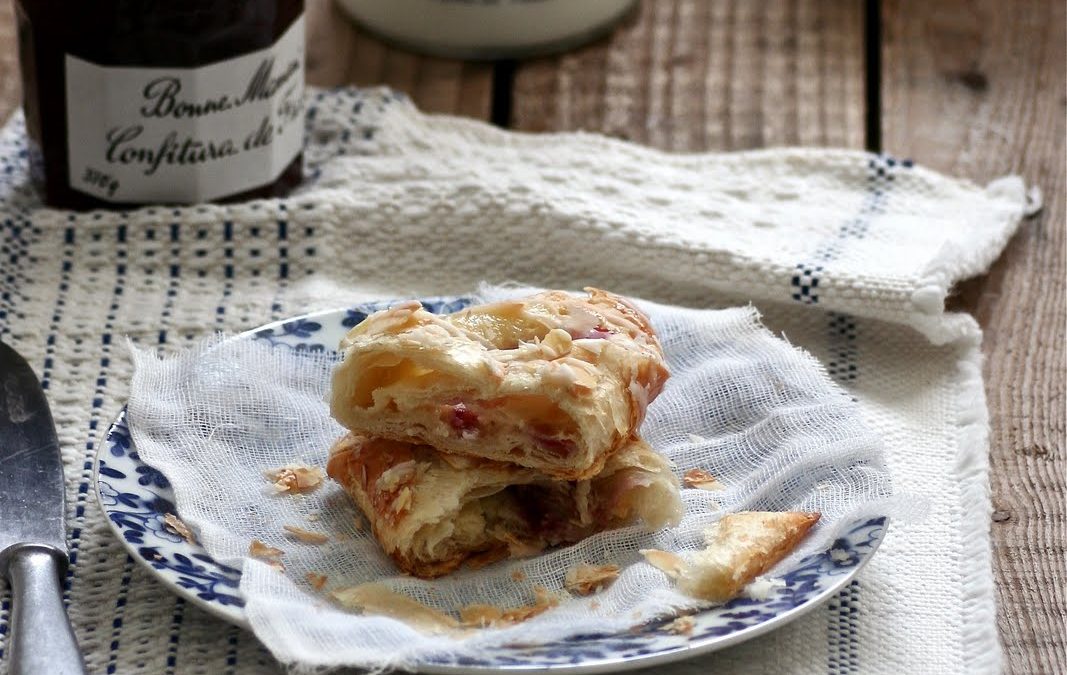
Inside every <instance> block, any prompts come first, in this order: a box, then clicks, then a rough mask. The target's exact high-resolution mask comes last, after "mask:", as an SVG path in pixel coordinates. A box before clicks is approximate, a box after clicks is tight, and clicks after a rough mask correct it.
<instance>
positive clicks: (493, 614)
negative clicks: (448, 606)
mask: <svg viewBox="0 0 1067 675" xmlns="http://www.w3.org/2000/svg"><path fill="white" fill-rule="evenodd" d="M503 616H504V610H502V609H500V608H499V607H494V606H493V605H467V606H466V607H463V608H461V609H460V610H459V621H460V623H461V624H462V625H464V626H468V627H471V628H488V627H489V626H492V625H493V624H495V623H499V622H500V621H501V619H502V618H503Z"/></svg>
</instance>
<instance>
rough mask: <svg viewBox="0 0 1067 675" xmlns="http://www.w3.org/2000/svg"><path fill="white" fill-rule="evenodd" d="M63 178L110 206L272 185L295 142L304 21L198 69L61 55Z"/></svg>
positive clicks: (300, 135) (298, 142) (299, 126)
mask: <svg viewBox="0 0 1067 675" xmlns="http://www.w3.org/2000/svg"><path fill="white" fill-rule="evenodd" d="M66 75H67V129H68V133H67V138H68V152H69V160H68V164H69V170H70V185H71V187H73V188H74V189H76V190H80V191H81V192H84V193H86V194H89V195H92V196H93V197H96V198H98V199H102V200H105V201H110V202H117V203H123V202H125V203H155V202H162V203H192V202H200V201H209V200H212V199H220V198H222V197H226V196H228V195H233V194H238V193H241V192H244V191H246V190H251V189H253V188H256V187H259V186H262V185H266V184H268V183H271V182H273V181H274V180H276V179H277V178H278V176H279V175H280V174H281V173H282V171H284V170H285V168H286V167H287V166H288V165H289V164H290V163H291V162H292V161H293V158H295V157H296V156H297V154H298V153H299V152H300V149H301V147H302V146H303V140H304V123H303V117H304V116H303V112H304V105H303V98H304V18H303V16H301V17H300V18H298V19H297V20H296V21H294V22H293V25H292V26H290V27H289V29H288V30H286V32H285V33H284V34H283V35H282V36H281V37H280V38H278V40H277V42H275V43H274V44H273V45H272V46H270V47H268V48H266V49H262V50H260V51H256V52H251V53H248V54H245V55H243V56H239V57H237V58H233V59H227V60H225V61H219V62H216V63H213V64H210V65H206V66H202V67H199V68H129V67H112V66H100V65H97V64H94V63H89V62H88V61H84V60H82V59H79V58H76V57H74V56H71V55H69V54H68V55H67V56H66Z"/></svg>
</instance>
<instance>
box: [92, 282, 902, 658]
mask: <svg viewBox="0 0 1067 675" xmlns="http://www.w3.org/2000/svg"><path fill="white" fill-rule="evenodd" d="M423 304H424V306H426V308H427V309H428V310H430V311H433V312H452V311H455V310H457V309H461V308H462V307H464V306H465V305H466V304H468V301H467V300H465V299H451V300H427V301H424V303H423ZM379 308H380V306H375V305H365V306H362V307H360V308H359V309H346V310H333V311H327V312H320V313H317V314H309V315H306V316H301V317H296V318H293V319H288V320H284V321H279V322H276V323H272V324H269V325H266V326H264V327H262V328H259V329H256V330H253V331H249V332H247V333H243V334H242V335H240V336H238V338H237V339H251V340H267V341H269V342H270V343H271V344H273V345H276V346H279V347H286V348H291V349H299V350H329V349H333V348H334V346H335V345H337V344H338V342H339V341H340V339H341V337H342V336H343V335H344V334H345V333H346V332H348V329H350V328H351V327H352V326H354V325H356V324H357V323H359V322H360V321H362V320H363V319H364V317H366V315H367V313H369V312H371V311H374V310H376V309H379ZM95 471H96V473H95V484H96V491H97V497H98V498H99V500H100V505H101V507H102V508H103V510H104V512H105V513H106V514H107V519H108V523H109V524H110V525H111V528H112V529H113V530H114V531H115V534H116V535H117V536H118V537H119V539H120V540H121V541H122V542H123V543H124V544H125V546H126V548H127V549H128V550H129V552H130V555H132V556H133V557H134V558H135V559H136V560H138V561H139V562H140V563H142V564H143V565H145V566H146V567H147V568H149V569H151V570H152V571H153V573H154V574H155V576H156V577H157V578H158V579H159V580H160V581H162V582H163V583H164V584H165V585H166V586H168V587H170V588H171V590H173V591H174V592H175V593H177V594H178V595H180V596H182V597H183V598H185V599H186V600H188V601H189V602H192V603H194V604H196V605H198V606H199V607H201V608H203V609H204V610H206V611H208V612H210V613H211V614H214V615H216V616H218V617H220V618H222V619H225V620H226V621H229V622H231V623H235V624H238V625H242V626H246V627H247V622H246V621H245V616H244V600H243V599H242V598H241V593H240V591H239V590H238V584H239V582H240V578H241V572H240V570H237V569H234V568H232V567H229V566H227V565H223V564H221V563H218V562H216V561H215V560H214V559H212V557H211V556H210V555H209V554H208V553H207V551H205V550H204V549H203V548H202V547H201V546H200V545H199V544H194V543H190V542H187V541H185V540H184V539H183V538H182V537H180V536H178V535H177V534H175V533H173V532H172V531H171V530H169V529H168V528H167V527H166V526H165V524H164V521H163V518H164V516H165V515H166V514H168V513H175V512H176V511H175V507H174V493H173V491H172V489H171V486H170V483H169V482H168V481H167V478H166V476H164V475H163V474H162V473H160V472H159V471H157V470H156V469H154V468H152V467H151V466H149V465H147V464H145V463H144V462H142V461H141V459H140V457H139V456H138V454H137V448H135V447H134V446H133V443H132V441H131V438H130V432H129V429H128V427H127V425H126V411H125V410H123V411H122V412H121V413H120V414H119V416H118V418H117V419H116V420H115V421H114V423H113V424H112V425H111V427H110V428H109V429H108V431H107V434H106V436H105V438H104V442H103V443H102V444H101V445H100V449H99V452H98V454H97V458H96V467H95ZM885 531H886V518H884V517H880V518H871V519H865V520H862V521H857V522H856V523H854V524H853V526H852V527H850V528H849V529H848V530H846V532H845V534H844V535H843V536H842V537H841V538H840V539H838V540H836V541H835V542H834V543H833V546H832V547H831V548H830V549H829V550H827V551H824V552H822V553H817V554H814V555H811V556H808V557H807V558H804V559H803V560H800V561H799V562H797V563H796V564H795V565H794V566H793V568H792V569H790V570H788V571H786V572H785V573H784V574H783V575H782V577H781V579H782V581H784V586H782V587H778V588H775V589H774V590H772V591H771V593H770V594H769V597H767V598H766V599H763V600H754V599H750V598H738V599H736V600H733V601H731V602H729V603H727V604H725V605H722V606H719V607H714V608H711V609H708V610H704V611H702V612H699V613H696V614H694V615H692V618H693V629H692V631H691V632H690V633H689V634H687V635H679V634H676V633H675V632H672V631H671V630H670V629H668V625H669V624H670V623H671V621H672V620H673V619H664V620H661V621H656V622H652V623H648V624H645V625H643V626H640V627H639V628H637V629H634V630H630V631H626V632H623V633H600V632H596V631H595V630H591V631H590V632H589V633H586V634H582V635H576V636H574V637H571V638H568V639H566V640H562V641H559V642H555V643H551V644H543V645H516V646H511V647H502V648H496V649H487V650H486V651H485V652H484V653H482V654H481V655H480V656H479V657H477V658H470V659H465V660H464V661H462V662H461V663H458V664H456V663H444V662H442V663H434V662H433V661H428V662H426V663H425V664H423V665H422V667H421V668H420V670H422V671H423V672H441V673H453V674H455V673H478V674H483V673H485V672H487V671H493V670H506V671H518V670H522V671H539V670H549V669H552V670H566V671H567V672H568V673H593V672H608V671H612V672H614V671H618V670H623V669H631V668H641V667H645V666H651V665H655V664H660V663H666V662H669V661H676V660H679V659H683V658H688V657H691V656H695V655H697V654H703V653H706V652H711V651H715V650H717V649H722V648H723V647H727V646H729V645H733V644H737V643H739V642H743V641H745V640H748V639H750V638H753V637H756V636H757V635H762V634H764V633H767V632H768V631H771V630H774V629H775V628H778V627H779V626H782V625H783V624H785V623H787V622H789V621H792V620H793V619H795V618H797V617H799V616H801V615H802V614H805V613H806V612H809V611H811V610H812V609H814V608H816V607H818V606H819V605H820V604H821V603H822V602H824V601H825V600H827V599H829V598H830V597H831V596H832V595H834V594H835V593H836V592H837V591H839V590H840V589H841V588H842V587H844V586H845V585H846V584H847V583H848V582H849V581H850V580H851V579H852V578H853V577H854V576H855V575H856V573H857V572H859V570H860V569H861V568H862V567H863V566H864V565H865V564H866V563H867V561H868V560H869V559H870V557H871V556H872V555H873V554H874V552H875V550H876V549H877V548H878V545H879V544H881V542H882V539H883V537H884V536H885Z"/></svg>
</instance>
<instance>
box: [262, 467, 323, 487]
mask: <svg viewBox="0 0 1067 675" xmlns="http://www.w3.org/2000/svg"><path fill="white" fill-rule="evenodd" d="M266 475H267V478H268V479H269V480H270V481H271V482H273V483H274V489H275V490H277V491H278V492H289V493H296V492H311V491H312V490H314V489H315V488H317V487H318V486H319V484H321V483H322V478H323V474H322V469H318V468H315V467H312V466H303V465H300V464H289V465H288V466H283V467H282V468H280V469H273V470H271V471H268V472H267V473H266Z"/></svg>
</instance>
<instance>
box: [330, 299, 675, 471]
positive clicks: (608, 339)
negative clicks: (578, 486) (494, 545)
mask: <svg viewBox="0 0 1067 675" xmlns="http://www.w3.org/2000/svg"><path fill="white" fill-rule="evenodd" d="M587 291H588V297H579V296H575V295H571V294H569V293H565V292H563V291H548V292H544V293H538V294H536V295H533V296H530V297H528V298H524V299H520V300H507V301H501V302H495V303H491V304H486V305H479V306H475V307H469V308H467V309H464V310H462V311H460V312H456V313H454V314H446V315H437V314H432V313H430V312H428V311H426V310H425V309H423V307H422V305H421V304H419V303H418V302H408V303H404V304H401V305H397V306H395V307H392V308H391V309H388V310H385V311H381V312H377V313H375V314H372V315H371V316H369V317H367V319H366V320H364V321H363V322H362V323H360V324H359V325H357V326H356V327H355V328H353V329H352V330H351V331H350V332H349V333H348V335H347V336H345V338H344V339H343V340H342V342H341V351H342V352H343V354H344V360H343V362H342V363H341V364H340V365H339V366H338V367H337V369H336V370H335V372H334V376H333V388H332V394H331V400H330V408H331V413H332V414H333V416H334V418H336V419H337V421H339V422H340V423H341V424H342V425H344V426H345V427H347V428H348V429H350V430H352V431H354V432H356V433H358V434H360V435H363V436H367V437H375V438H388V439H392V440H398V441H407V442H412V443H424V444H427V445H430V446H433V447H435V448H437V449H438V450H440V451H441V452H447V453H453V454H461V455H470V456H475V457H482V458H486V459H492V460H496V461H499V462H508V463H513V464H518V465H521V466H525V467H531V468H535V469H538V470H539V471H541V472H542V473H544V474H546V475H549V476H553V477H556V478H561V479H567V480H578V479H583V478H588V477H590V476H593V475H595V474H596V473H597V472H598V471H600V469H601V468H602V467H603V466H604V463H605V462H606V461H607V458H608V457H609V456H610V455H611V454H612V453H613V452H615V451H617V450H619V449H620V448H622V447H623V446H625V445H626V444H627V443H629V442H630V439H631V438H632V437H634V436H635V435H636V432H637V430H638V427H639V426H640V424H641V421H642V420H643V419H644V416H645V409H646V408H647V406H648V404H649V403H650V402H651V401H652V400H653V399H655V398H656V396H657V395H658V394H659V393H660V390H661V389H662V388H663V384H664V382H665V381H666V379H667V375H668V373H667V369H666V366H665V365H664V360H663V351H662V349H661V347H660V344H659V341H658V340H657V338H656V335H655V333H654V332H653V330H652V327H651V326H650V324H649V322H648V318H647V317H646V316H645V315H644V314H643V313H642V312H641V311H640V310H638V309H637V308H635V307H634V306H633V305H632V304H630V303H629V302H628V301H626V300H624V299H622V298H620V297H618V296H616V295H612V294H611V293H607V292H605V291H601V290H596V289H587Z"/></svg>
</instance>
